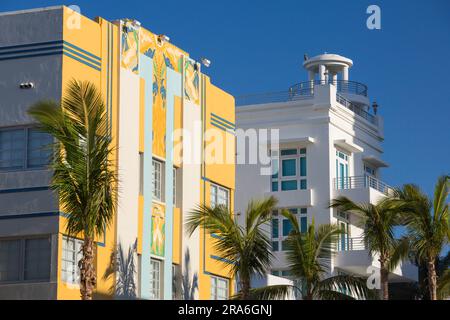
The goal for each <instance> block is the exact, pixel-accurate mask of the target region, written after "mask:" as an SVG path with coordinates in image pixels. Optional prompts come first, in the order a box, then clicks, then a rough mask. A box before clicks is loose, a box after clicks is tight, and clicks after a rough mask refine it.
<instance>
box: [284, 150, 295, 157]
mask: <svg viewBox="0 0 450 320" xmlns="http://www.w3.org/2000/svg"><path fill="white" fill-rule="evenodd" d="M296 154H297V149H284V150H281V155H282V156H290V155H296Z"/></svg>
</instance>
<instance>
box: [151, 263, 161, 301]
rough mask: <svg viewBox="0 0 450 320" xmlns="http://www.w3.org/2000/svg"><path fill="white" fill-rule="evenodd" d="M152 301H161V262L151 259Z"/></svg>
mask: <svg viewBox="0 0 450 320" xmlns="http://www.w3.org/2000/svg"><path fill="white" fill-rule="evenodd" d="M150 299H152V300H159V299H161V261H160V260H156V259H150Z"/></svg>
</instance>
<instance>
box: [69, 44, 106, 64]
mask: <svg viewBox="0 0 450 320" xmlns="http://www.w3.org/2000/svg"><path fill="white" fill-rule="evenodd" d="M64 50H66V51H69V52H71V53H73V54H74V55H76V56H78V57H80V58H83V59H84V60H87V61H89V62H91V63H93V64H94V65H96V66H97V67H101V63H100V62H98V61H96V60H94V59H91V58H89V57H87V56H85V55H83V54H81V53H79V52H77V51H75V50H73V49H70V48H68V47H67V46H64Z"/></svg>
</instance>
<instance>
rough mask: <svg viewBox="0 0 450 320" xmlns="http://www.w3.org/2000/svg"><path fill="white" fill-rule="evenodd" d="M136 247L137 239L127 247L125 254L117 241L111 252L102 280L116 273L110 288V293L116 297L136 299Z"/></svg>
mask: <svg viewBox="0 0 450 320" xmlns="http://www.w3.org/2000/svg"><path fill="white" fill-rule="evenodd" d="M136 248H137V240H136V241H135V242H134V244H133V245H131V246H130V247H129V248H128V252H127V253H126V254H125V252H124V249H123V248H122V245H121V244H120V243H119V245H118V247H117V250H116V251H113V252H112V253H111V258H110V264H109V267H108V269H106V271H105V274H104V275H103V280H107V279H109V278H110V277H111V276H112V275H114V274H116V283H115V285H114V284H113V285H112V287H111V288H110V293H111V294H112V295H115V296H116V298H117V299H124V300H126V299H136V298H137V295H136V291H137V288H136V282H135V275H136V263H135V260H136V259H135V256H136Z"/></svg>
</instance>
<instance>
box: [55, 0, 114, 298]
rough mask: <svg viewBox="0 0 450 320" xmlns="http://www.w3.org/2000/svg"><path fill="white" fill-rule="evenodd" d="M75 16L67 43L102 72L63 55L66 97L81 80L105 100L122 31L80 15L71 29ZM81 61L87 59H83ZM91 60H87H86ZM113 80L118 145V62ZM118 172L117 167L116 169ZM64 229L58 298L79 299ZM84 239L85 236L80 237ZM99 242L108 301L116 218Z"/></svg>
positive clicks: (102, 288) (99, 294) (99, 293)
mask: <svg viewBox="0 0 450 320" xmlns="http://www.w3.org/2000/svg"><path fill="white" fill-rule="evenodd" d="M74 14H77V13H75V12H74V11H72V10H71V9H69V8H66V7H65V8H64V13H63V15H64V18H63V23H64V27H63V38H64V40H65V41H67V42H69V43H71V44H73V45H75V46H77V47H79V48H81V49H83V50H86V51H87V52H90V53H92V54H94V55H96V56H99V57H101V59H102V61H101V72H100V71H98V70H95V69H93V68H91V67H89V66H87V65H85V64H83V63H81V62H79V61H77V60H75V59H73V58H71V57H68V56H66V55H63V58H62V59H63V73H62V83H63V93H62V94H63V96H64V92H65V90H66V85H67V84H68V82H69V81H70V80H72V79H76V80H81V81H90V82H92V83H94V84H95V85H96V86H97V87H98V88H100V90H101V92H102V95H103V98H104V100H105V95H106V87H107V84H108V83H107V78H106V77H107V76H106V72H107V70H108V65H107V63H108V55H107V52H108V51H107V50H108V47H107V39H108V37H107V32H108V28H109V30H110V31H111V32H112V33H113V34H112V37H113V39H114V48H113V49H112V51H113V52H114V54H115V55H116V56H117V54H118V52H119V51H118V48H119V47H118V39H119V37H118V29H117V27H116V26H114V25H112V24H110V23H109V22H107V21H106V20H103V19H101V18H99V20H98V21H97V22H96V21H92V20H90V19H88V18H86V17H84V16H80V19H81V28H79V29H77V28H73V27H70V26H71V24H69V23H67V20H68V19H69V18H70V17H73V15H74ZM74 50H75V51H76V52H81V50H76V49H74ZM81 60H83V59H82V58H81ZM84 61H87V60H84ZM111 63H112V66H111V67H112V74H111V75H110V76H111V77H112V79H115V80H112V81H111V85H112V88H111V93H112V95H111V103H112V125H111V127H112V132H111V134H112V144H113V145H115V146H117V137H118V123H117V120H118V119H117V116H118V104H117V92H118V90H117V85H118V80H117V79H118V65H117V63H118V60H117V59H113V60H112V62H111ZM111 160H112V161H113V163H116V162H117V149H116V152H115V153H114V155H113V159H111ZM116 169H117V168H116ZM60 210H61V211H62V212H64V207H63V205H61V208H60ZM60 220H61V221H60V227H59V232H60V234H59V240H60V241H59V245H58V289H57V298H58V299H79V297H80V293H79V287H78V286H74V285H68V284H66V283H63V282H62V280H61V257H62V241H61V240H62V235H63V234H66V230H65V225H66V218H64V217H62V216H61V217H60ZM78 237H79V238H82V235H78ZM96 241H97V242H98V243H100V244H99V245H98V246H97V248H96V250H97V254H96V268H97V287H96V290H95V298H108V297H110V296H111V294H110V292H111V291H110V290H111V288H112V286H113V284H114V276H113V277H111V278H109V279H107V280H104V279H103V275H104V274H105V271H106V269H107V268H108V266H109V265H110V260H111V253H112V251H113V249H114V248H115V242H116V236H115V219H113V221H112V222H111V224H110V226H109V227H108V228H107V229H106V235H105V236H103V235H101V236H97V237H96Z"/></svg>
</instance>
